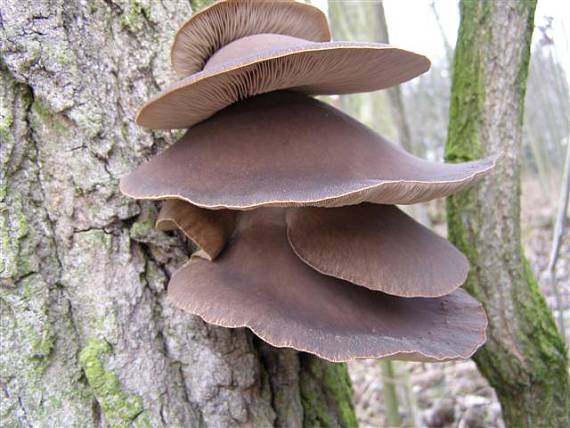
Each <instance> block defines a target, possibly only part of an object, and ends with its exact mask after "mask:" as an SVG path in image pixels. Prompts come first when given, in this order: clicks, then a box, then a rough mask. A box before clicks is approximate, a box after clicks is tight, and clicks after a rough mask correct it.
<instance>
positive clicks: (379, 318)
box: [168, 209, 487, 361]
mask: <svg viewBox="0 0 570 428" xmlns="http://www.w3.org/2000/svg"><path fill="white" fill-rule="evenodd" d="M168 296H169V299H170V300H171V301H172V302H173V303H174V304H175V305H176V306H178V307H180V308H182V309H183V310H185V311H188V312H190V313H192V314H195V315H199V316H200V317H202V318H203V319H204V320H205V321H207V322H209V323H212V324H216V325H221V326H224V327H249V328H250V329H251V330H252V331H253V332H254V333H255V334H257V335H258V336H259V337H261V338H262V339H263V340H265V341H266V342H268V343H270V344H272V345H274V346H277V347H292V348H295V349H297V350H300V351H306V352H310V353H313V354H316V355H318V356H320V357H322V358H325V359H327V360H330V361H347V360H351V359H355V358H379V357H392V358H395V359H408V360H420V361H443V360H451V359H457V358H468V357H469V356H471V355H472V354H473V353H474V352H475V351H476V349H477V348H478V347H479V346H481V345H482V344H483V342H484V341H485V328H486V324H487V321H486V317H485V314H484V312H483V309H482V308H481V305H480V304H479V303H478V302H477V301H475V300H474V299H473V298H471V297H470V296H469V295H468V294H467V293H466V292H465V291H463V290H457V291H455V292H453V293H451V294H450V295H448V296H445V297H440V298H429V299H428V298H401V297H394V296H390V295H387V294H384V293H381V292H378V291H372V290H369V289H367V288H364V287H359V286H355V285H352V284H350V283H348V282H346V281H342V280H339V279H335V278H332V277H330V276H325V275H321V274H320V273H318V272H317V271H315V270H313V269H311V268H310V267H309V266H307V265H306V264H304V263H303V262H301V261H300V260H299V259H298V258H297V256H296V255H295V254H294V253H293V251H292V249H291V247H290V246H289V243H288V242H287V237H286V226H285V220H284V213H283V212H282V210H279V209H277V210H275V209H260V210H255V211H252V212H248V213H244V214H242V216H241V217H240V222H239V224H238V227H237V229H236V233H235V234H234V236H233V238H232V240H231V242H230V244H229V245H228V246H227V247H226V249H225V250H224V251H223V253H222V254H221V255H220V256H219V257H218V259H217V260H216V261H215V262H208V261H206V260H202V259H198V258H196V259H193V260H191V261H190V262H188V263H187V264H186V265H185V266H183V267H182V268H181V269H179V270H178V271H177V272H176V273H175V274H174V276H173V277H172V279H171V282H170V284H169V288H168Z"/></svg>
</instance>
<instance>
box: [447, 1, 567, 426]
mask: <svg viewBox="0 0 570 428" xmlns="http://www.w3.org/2000/svg"><path fill="white" fill-rule="evenodd" d="M535 5H536V4H535V2H534V1H521V2H492V1H481V2H479V1H470V0H463V1H462V2H461V23H460V29H459V37H458V41H457V47H456V51H455V60H454V66H453V83H452V92H451V105H450V124H449V130H448V141H447V145H446V158H447V160H448V161H450V162H456V161H466V160H471V159H477V158H480V157H482V156H487V155H490V154H496V153H502V158H501V160H500V163H499V165H498V168H497V172H496V173H495V174H494V176H492V177H491V178H489V179H487V180H485V181H484V182H483V183H482V184H481V185H480V186H479V187H477V188H474V189H472V190H469V191H466V192H463V193H461V194H459V195H456V196H452V197H451V198H449V200H448V225H449V238H450V239H451V241H452V242H454V243H455V245H457V246H458V247H459V248H460V249H461V250H462V251H463V252H464V253H465V254H466V255H467V256H468V257H469V259H470V262H471V265H472V268H471V272H470V275H469V279H468V282H467V285H466V287H467V289H468V290H469V291H470V292H471V293H472V294H473V295H474V296H475V297H476V298H478V299H479V300H480V301H482V302H483V304H484V306H485V309H486V311H487V314H488V317H489V329H488V336H489V339H488V342H487V345H486V346H485V347H484V348H483V349H482V350H481V351H480V352H479V353H478V354H477V356H476V358H475V360H476V362H477V365H478V367H479V369H480V370H481V372H482V373H483V374H484V376H485V377H486V378H487V379H488V380H489V382H490V383H491V385H492V386H493V387H494V388H495V390H496V391H497V394H498V397H499V400H500V402H501V405H502V408H503V416H504V419H505V422H506V424H507V426H509V427H513V428H520V427H529V428H530V427H532V428H536V427H545V428H546V427H548V428H552V427H567V426H570V384H569V379H568V366H567V363H568V362H567V355H566V349H565V346H564V343H563V341H562V339H561V337H560V336H559V335H558V332H557V329H556V325H555V323H554V320H553V317H552V315H551V313H550V311H549V309H548V307H547V306H546V303H545V300H544V298H543V296H542V294H541V293H540V291H539V289H538V285H537V283H536V281H535V279H534V277H533V275H532V272H531V271H530V268H529V266H528V263H527V261H526V260H525V257H524V254H523V251H522V246H521V240H520V165H521V153H522V125H523V117H524V99H525V89H526V80H527V73H528V65H529V56H530V43H531V36H532V31H533V18H534V9H535Z"/></svg>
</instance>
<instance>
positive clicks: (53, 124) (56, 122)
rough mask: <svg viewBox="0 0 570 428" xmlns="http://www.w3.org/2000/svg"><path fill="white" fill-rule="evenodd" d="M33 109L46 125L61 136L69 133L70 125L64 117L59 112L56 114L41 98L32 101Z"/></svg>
mask: <svg viewBox="0 0 570 428" xmlns="http://www.w3.org/2000/svg"><path fill="white" fill-rule="evenodd" d="M32 111H33V112H34V113H35V114H36V115H37V117H38V118H39V119H40V120H41V122H42V123H43V124H44V125H46V126H48V127H49V128H52V129H53V130H54V131H55V132H56V133H57V134H59V135H60V136H61V137H63V136H65V135H66V134H67V133H68V127H67V126H66V124H65V123H64V122H63V120H62V118H61V117H60V116H58V115H57V114H54V113H53V112H52V111H51V110H50V109H49V107H48V106H47V105H46V104H44V102H43V101H41V100H40V99H39V98H36V99H34V102H33V103H32Z"/></svg>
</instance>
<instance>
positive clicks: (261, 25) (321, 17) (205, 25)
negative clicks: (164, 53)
mask: <svg viewBox="0 0 570 428" xmlns="http://www.w3.org/2000/svg"><path fill="white" fill-rule="evenodd" d="M259 33H275V34H285V35H289V36H294V37H299V38H302V39H306V40H311V41H314V42H326V41H329V40H330V39H331V34H330V30H329V26H328V23H327V18H326V16H325V14H324V13H323V12H321V11H320V10H319V9H318V8H316V7H314V6H310V5H307V4H303V3H297V2H294V1H283V0H281V1H259V0H253V1H252V0H227V1H221V2H217V3H214V4H213V5H211V6H209V7H207V8H205V9H203V10H201V11H199V12H197V13H194V14H193V15H192V17H191V18H190V19H189V20H188V21H186V23H185V24H184V25H182V27H180V29H179V30H178V32H177V33H176V36H175V38H174V43H173V44H172V50H171V52H170V56H171V59H172V65H173V67H174V69H175V70H176V72H177V73H178V74H179V75H181V76H187V75H189V74H193V73H197V72H199V71H200V70H202V68H203V67H204V64H205V63H206V61H207V60H208V58H210V56H211V55H212V54H213V53H214V52H216V51H217V50H218V49H220V48H221V47H222V46H225V45H227V44H228V43H231V42H233V41H234V40H237V39H240V38H242V37H246V36H251V35H252V34H259Z"/></svg>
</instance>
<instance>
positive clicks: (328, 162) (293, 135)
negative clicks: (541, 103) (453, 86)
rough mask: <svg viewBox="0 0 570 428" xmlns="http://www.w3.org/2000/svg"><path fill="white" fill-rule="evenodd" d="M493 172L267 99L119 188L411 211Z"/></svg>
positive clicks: (290, 96) (331, 114)
mask: <svg viewBox="0 0 570 428" xmlns="http://www.w3.org/2000/svg"><path fill="white" fill-rule="evenodd" d="M494 164H495V160H494V159H493V158H489V159H484V160H480V161H474V162H466V163H460V164H443V163H435V162H428V161H425V160H423V159H420V158H417V157H415V156H412V155H411V154H409V153H406V152H404V151H403V150H401V149H400V148H398V147H397V146H395V145H393V144H391V143H389V142H388V141H386V140H385V139H384V138H382V137H381V136H380V135H378V134H376V133H374V132H373V131H372V130H370V129H368V128H366V127H365V126H364V125H362V124H361V123H359V122H358V121H356V120H354V119H353V118H351V117H350V116H348V115H346V114H344V113H342V112H341V111H340V110H338V109H336V108H334V107H332V106H330V105H327V104H325V103H322V102H320V101H317V100H315V99H313V98H310V97H307V96H304V95H302V94H297V93H294V92H275V93H271V94H265V95H261V96H258V97H255V98H251V99H248V100H244V101H242V102H240V103H237V104H235V105H232V106H231V107H229V108H227V109H225V110H223V111H221V112H219V113H218V114H216V115H215V116H214V117H212V118H211V119H209V120H207V121H205V122H203V123H201V124H200V125H198V126H196V127H194V128H191V129H190V130H189V131H188V132H187V133H186V134H185V135H184V136H183V137H182V138H181V139H180V140H179V141H178V142H177V143H175V144H174V145H173V146H172V147H170V148H169V149H167V150H166V151H165V152H163V153H162V154H160V155H158V156H155V157H154V158H152V159H151V160H150V161H149V162H147V163H145V164H143V165H141V166H139V167H138V168H137V169H135V170H134V171H133V172H132V173H130V174H129V175H127V176H124V177H123V178H122V179H121V183H120V186H121V190H122V191H123V193H125V194H126V195H129V196H131V197H134V198H137V199H167V198H178V199H183V200H186V201H187V202H190V203H192V204H194V205H197V206H200V207H203V208H209V209H220V208H229V209H236V210H247V209H253V208H258V207H263V206H273V207H293V206H323V207H339V206H344V205H354V204H359V203H361V202H365V201H368V202H374V203H382V204H413V203H416V202H423V201H429V200H431V199H435V198H440V197H444V196H447V195H449V194H452V193H455V192H458V191H459V190H461V189H463V188H465V187H467V186H469V185H471V184H473V183H475V182H477V181H479V180H480V179H481V178H482V177H483V176H484V175H486V174H487V173H489V172H490V170H491V169H492V168H493V167H494Z"/></svg>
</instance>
